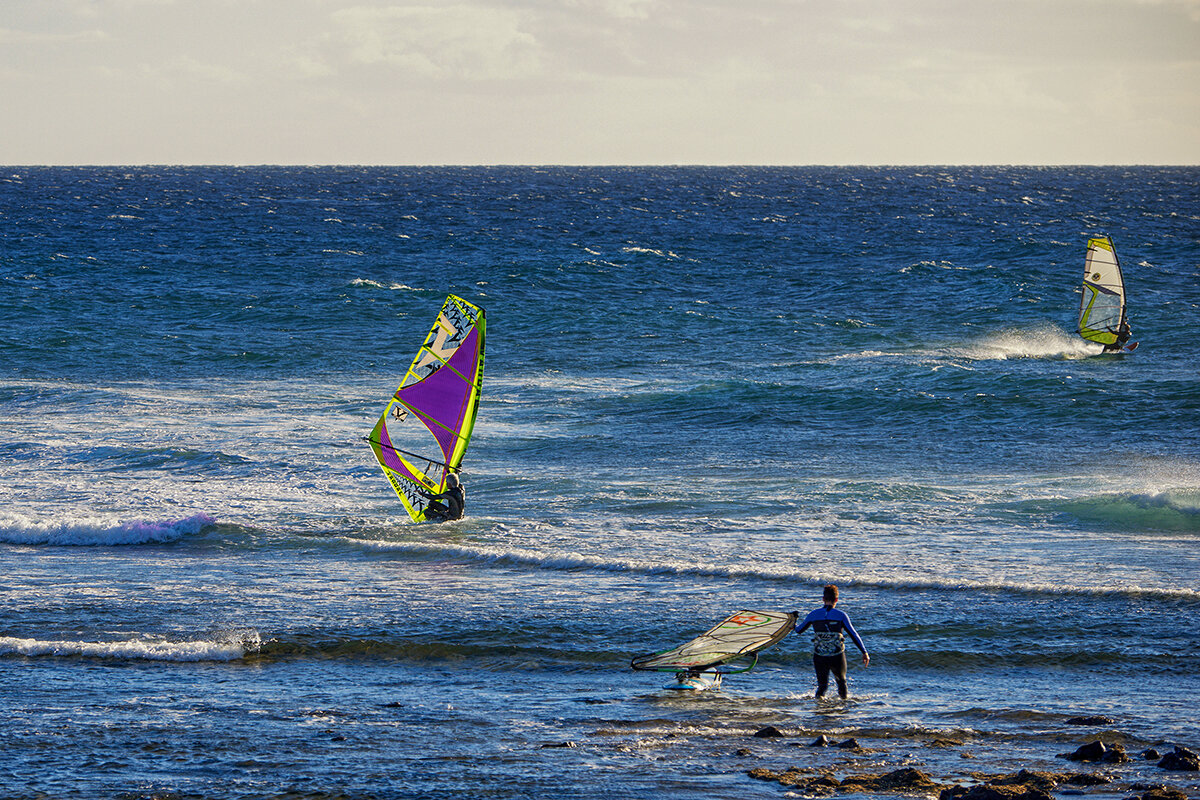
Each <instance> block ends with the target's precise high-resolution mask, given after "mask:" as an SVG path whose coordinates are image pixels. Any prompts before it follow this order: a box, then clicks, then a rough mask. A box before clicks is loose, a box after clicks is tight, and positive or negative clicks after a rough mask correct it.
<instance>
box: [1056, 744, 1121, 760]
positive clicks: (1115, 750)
mask: <svg viewBox="0 0 1200 800" xmlns="http://www.w3.org/2000/svg"><path fill="white" fill-rule="evenodd" d="M1060 755H1061V757H1062V758H1065V759H1068V760H1070V761H1085V762H1095V763H1099V764H1124V763H1125V762H1126V761H1128V760H1129V754H1128V753H1126V752H1125V747H1124V746H1123V745H1121V744H1120V743H1119V742H1114V743H1113V744H1110V745H1105V744H1104V742H1102V741H1100V740H1098V739H1097V740H1096V741H1094V742H1088V743H1087V744H1085V745H1083V746H1082V747H1080V748H1079V749H1078V750H1076V751H1075V752H1074V753H1061V754H1060Z"/></svg>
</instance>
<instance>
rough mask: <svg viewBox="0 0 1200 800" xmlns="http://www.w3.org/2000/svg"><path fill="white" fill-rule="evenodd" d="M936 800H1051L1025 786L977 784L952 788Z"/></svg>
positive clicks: (1039, 791)
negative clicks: (969, 786) (966, 787)
mask: <svg viewBox="0 0 1200 800" xmlns="http://www.w3.org/2000/svg"><path fill="white" fill-rule="evenodd" d="M938 798H939V800H1053V798H1052V797H1051V796H1050V795H1048V794H1046V793H1045V792H1043V791H1042V790H1041V789H1036V788H1034V787H1032V786H1028V785H1025V784H1020V785H1016V786H997V785H994V784H979V785H977V786H972V787H971V788H969V789H963V787H961V786H952V787H951V788H949V789H946V790H944V791H943V792H942V793H941V794H940V795H938Z"/></svg>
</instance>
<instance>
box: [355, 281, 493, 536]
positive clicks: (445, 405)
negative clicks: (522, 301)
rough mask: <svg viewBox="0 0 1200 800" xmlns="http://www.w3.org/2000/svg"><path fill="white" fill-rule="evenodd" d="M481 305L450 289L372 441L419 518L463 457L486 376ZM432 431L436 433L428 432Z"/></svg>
mask: <svg viewBox="0 0 1200 800" xmlns="http://www.w3.org/2000/svg"><path fill="white" fill-rule="evenodd" d="M485 328H486V323H485V318H484V313H483V309H482V308H480V307H479V306H476V305H473V304H471V303H468V302H467V301H466V300H463V299H462V298H461V297H456V296H455V295H449V296H447V297H446V302H445V303H444V304H442V310H441V312H439V313H438V316H437V320H436V321H435V322H434V323H433V327H432V328H430V329H429V335H428V336H426V337H425V343H424V344H422V345H421V348H420V349H419V350H418V351H417V355H416V357H415V358H414V359H413V362H412V366H410V367H409V368H408V372H406V373H405V375H404V380H403V381H401V382H400V388H398V389H397V390H396V391H395V393H394V394H393V395H392V398H391V400H389V401H388V404H387V407H386V408H384V409H383V414H382V415H380V417H379V421H378V422H376V423H375V428H374V429H373V430H372V431H371V435H370V436H369V437H366V438H367V441H368V442H369V443H370V445H371V449H372V450H373V451H374V452H375V459H376V460H377V461H378V462H379V466H380V467H381V468H382V469H383V474H384V475H386V476H387V479H388V482H389V483H391V484H392V488H393V489H395V490H396V495H397V496H398V497H399V498H400V502H401V503H403V504H404V508H405V509H407V511H408V514H409V516H410V517H412V518H413V520H414V521H415V522H420V521H422V520H423V519H425V509H426V506H427V505H428V502H429V501H428V500H427V499H426V497H425V494H438V493H439V492H442V491H444V490H445V488H446V476H447V475H450V474H451V473H457V472H458V471H459V466H460V465H461V464H462V460H463V455H464V454H465V453H466V452H467V445H468V444H470V442H471V431H472V430H473V429H474V427H475V415H476V413H478V411H479V394H480V388H481V387H482V383H483V341H484V331H485ZM431 436H432V439H431V438H430V437H431Z"/></svg>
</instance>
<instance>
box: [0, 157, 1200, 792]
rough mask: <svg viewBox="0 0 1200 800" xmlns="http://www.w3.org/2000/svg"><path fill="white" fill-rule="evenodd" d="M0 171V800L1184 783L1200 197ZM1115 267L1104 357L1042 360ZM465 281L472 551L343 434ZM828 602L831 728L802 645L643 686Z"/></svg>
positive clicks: (728, 179)
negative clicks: (818, 742) (842, 633)
mask: <svg viewBox="0 0 1200 800" xmlns="http://www.w3.org/2000/svg"><path fill="white" fill-rule="evenodd" d="M2 173H3V175H4V181H3V182H2V183H0V219H2V220H3V221H4V225H2V226H0V242H2V248H0V282H2V285H3V290H2V291H0V365H2V366H0V369H2V373H0V375H2V378H0V424H2V425H3V427H4V429H5V430H6V431H7V433H8V435H7V436H6V437H5V440H4V442H3V443H0V452H2V454H3V455H4V456H5V457H4V458H3V459H0V487H3V488H2V489H0V492H2V493H3V495H2V496H3V501H4V502H3V504H2V507H0V574H2V575H3V576H4V577H3V578H2V579H0V608H2V609H3V610H2V611H0V673H2V674H0V684H2V685H4V686H5V687H6V690H5V692H3V693H2V694H0V697H2V699H0V733H2V734H3V737H4V740H5V742H6V743H7V747H6V748H5V749H4V751H3V754H2V755H0V767H3V768H2V769H0V790H2V791H0V793H3V794H5V795H6V796H14V797H23V796H30V797H32V796H39V795H49V796H55V797H60V796H61V797H93V796H97V795H100V796H107V795H112V796H116V795H121V796H133V797H138V796H151V795H155V794H158V795H163V794H167V795H170V794H174V795H178V796H199V797H212V798H226V797H231V798H232V797H251V796H263V795H266V796H284V797H287V796H295V797H397V796H414V797H419V796H434V795H439V796H444V795H445V793H447V792H450V793H452V794H467V793H470V794H472V795H478V796H488V797H498V798H499V797H527V796H560V797H595V796H598V795H605V796H609V797H613V798H618V797H630V798H633V797H646V796H656V797H694V796H696V795H697V794H700V795H703V796H706V797H738V798H743V797H746V796H763V797H774V796H778V795H779V794H780V793H781V791H782V787H780V786H779V785H778V784H774V783H765V782H761V781H756V780H753V779H751V778H749V777H747V775H746V774H745V773H746V771H747V770H748V769H750V768H752V767H755V766H767V767H769V768H771V769H777V770H778V769H783V768H784V767H785V766H788V765H790V764H793V763H797V764H803V765H810V766H825V765H828V766H830V767H832V768H835V769H836V770H837V771H838V773H839V774H841V775H844V774H846V773H848V772H858V771H872V772H878V771H884V770H885V769H891V768H895V767H897V766H902V765H904V766H906V765H914V766H918V767H920V768H921V769H923V770H926V771H928V772H930V773H931V774H933V775H934V776H935V777H936V778H937V779H938V780H943V781H947V782H948V781H951V780H954V779H964V778H966V777H967V776H968V773H969V772H971V771H979V772H989V771H991V772H1004V771H1015V770H1016V769H1019V768H1021V767H1029V768H1042V769H1054V770H1065V769H1067V768H1068V767H1071V768H1074V765H1071V764H1070V762H1066V761H1064V760H1062V759H1061V758H1058V757H1057V754H1059V753H1063V752H1068V751H1070V750H1073V749H1075V747H1077V746H1078V745H1079V744H1082V743H1083V742H1085V741H1088V740H1090V739H1092V738H1095V737H1096V736H1097V735H1100V734H1103V735H1105V736H1106V738H1108V739H1109V740H1110V741H1123V742H1124V744H1125V746H1126V748H1127V749H1128V750H1130V752H1137V751H1140V750H1142V749H1145V748H1146V747H1150V746H1155V747H1158V748H1159V749H1164V748H1165V749H1169V747H1170V746H1173V745H1175V744H1180V745H1187V746H1192V747H1196V746H1197V745H1200V726H1198V725H1197V723H1196V722H1195V718H1194V713H1193V710H1194V707H1195V706H1196V704H1197V702H1198V701H1200V680H1198V679H1197V678H1196V677H1195V676H1196V673H1197V668H1198V667H1200V659H1198V658H1197V656H1196V655H1195V652H1196V649H1197V645H1198V644H1200V634H1198V633H1197V632H1198V631H1200V624H1198V623H1200V580H1198V578H1197V576H1200V557H1198V556H1197V552H1196V548H1195V542H1196V538H1197V536H1198V535H1200V386H1198V385H1197V380H1196V363H1197V362H1196V357H1195V348H1194V347H1193V346H1192V344H1191V340H1190V337H1189V336H1188V328H1187V325H1186V324H1183V321H1185V320H1187V319H1193V318H1195V317H1196V315H1197V313H1198V309H1200V266H1198V264H1200V241H1197V237H1196V230H1197V219H1200V199H1198V197H1197V189H1196V187H1197V178H1198V177H1200V173H1198V172H1197V170H1195V169H1185V168H1170V169H1166V168H1164V169H1157V168H1131V169H1118V168H1104V169H1099V168H1053V169H1019V168H945V169H927V170H914V169H866V168H843V169H740V168H720V169H715V168H714V169H709V168H678V169H649V168H645V169H643V168H638V169H634V168H628V169H623V168H612V169H599V168H596V169H583V168H581V169H516V168H512V169H509V168H493V169H379V168H371V169H366V168H364V169H357V168H337V169H282V168H280V169H276V168H259V169H233V168H228V169H212V168H188V169H166V168H163V169H153V168H137V169H134V168H130V169H125V170H121V169H57V168H36V169H35V168H9V169H6V170H3V171H2ZM1101 232H1106V233H1109V234H1111V235H1112V236H1113V238H1114V241H1115V242H1116V246H1117V251H1118V254H1119V255H1120V257H1121V259H1122V265H1123V267H1124V270H1125V273H1126V279H1127V281H1128V283H1129V287H1130V288H1129V293H1130V304H1131V305H1130V316H1131V324H1132V327H1133V330H1134V333H1135V338H1138V339H1140V340H1141V347H1140V348H1139V350H1138V352H1137V353H1136V354H1134V355H1132V356H1126V357H1098V356H1096V353H1095V351H1096V350H1097V349H1098V347H1096V346H1092V345H1089V344H1087V343H1085V342H1083V341H1082V340H1080V339H1078V338H1077V337H1075V336H1074V335H1073V334H1072V333H1071V331H1072V329H1073V324H1074V322H1073V320H1074V314H1075V310H1076V308H1077V305H1078V295H1077V293H1076V285H1077V283H1078V278H1079V277H1080V272H1081V266H1082V260H1083V249H1084V246H1085V243H1086V238H1087V236H1089V235H1092V234H1096V233H1101ZM447 291H454V292H457V293H459V294H462V295H463V296H464V297H467V298H468V299H471V300H472V301H474V302H477V303H479V304H480V305H482V306H484V307H485V308H486V309H487V313H488V322H489V326H488V329H489V339H488V357H487V363H486V367H485V388H484V395H483V398H484V399H483V404H482V407H481V410H480V414H479V426H478V428H477V430H476V435H475V438H474V440H473V443H472V446H471V449H470V451H469V453H468V455H467V460H466V461H465V462H464V465H465V467H466V475H465V477H466V483H467V487H468V517H467V518H466V519H465V520H462V521H460V522H456V523H452V524H446V525H441V526H432V525H422V526H412V525H409V524H407V522H406V519H407V518H406V517H405V515H404V513H403V509H402V508H401V506H400V505H399V503H398V501H397V500H396V499H395V497H394V495H392V493H391V490H390V488H389V487H388V486H387V484H386V482H385V481H384V479H383V477H382V476H381V475H380V474H379V472H378V469H377V467H376V466H375V464H374V462H373V459H372V457H371V454H370V450H369V448H367V447H366V446H365V445H363V444H362V443H361V442H360V441H358V437H360V436H362V435H363V434H365V433H366V432H367V431H369V430H370V427H371V425H372V424H373V423H374V419H375V417H376V416H377V415H378V413H379V412H380V411H381V410H382V407H383V404H384V402H385V400H386V398H387V396H388V394H389V393H390V392H391V391H393V390H394V388H395V385H396V384H397V383H398V381H399V378H400V376H401V375H402V374H403V371H404V369H405V368H406V367H407V366H408V363H409V361H410V360H411V358H412V355H413V352H414V348H415V347H416V345H417V344H418V343H419V342H420V341H421V337H422V336H423V335H424V333H425V331H426V330H427V329H428V326H429V324H430V322H431V321H432V319H433V316H434V315H435V314H436V311H437V308H438V307H439V305H440V303H441V300H442V299H443V298H444V296H445V294H446V292H447ZM829 581H833V582H836V583H838V584H839V585H840V586H841V587H842V592H843V602H842V605H841V607H843V608H844V609H845V610H846V611H847V612H848V613H849V614H850V615H851V617H852V618H853V619H854V621H855V624H856V626H857V627H858V629H859V631H860V632H861V633H862V635H863V637H864V639H865V640H866V642H867V644H868V646H869V647H870V649H871V652H872V665H871V667H870V668H869V669H867V670H863V669H862V668H861V667H856V668H852V670H851V680H852V692H853V699H852V701H851V702H850V703H848V704H839V703H829V704H821V705H818V704H816V703H814V701H813V700H812V698H811V692H812V686H813V678H812V670H811V665H810V657H809V655H808V652H809V651H808V643H807V640H806V639H801V638H791V639H789V640H787V641H785V642H784V643H783V644H781V645H780V646H778V647H776V648H775V649H773V650H771V651H768V653H766V654H765V656H764V658H763V661H762V663H761V665H760V666H759V668H757V669H756V670H755V671H753V672H751V673H748V674H745V675H740V676H734V677H731V678H729V679H728V680H727V681H726V684H725V687H724V689H723V690H722V691H720V692H713V693H709V694H707V695H704V696H699V697H691V696H682V697H681V696H676V695H671V694H669V693H666V692H664V691H661V690H660V689H659V687H660V686H661V685H662V684H663V683H665V682H666V680H665V679H666V678H667V677H668V676H656V675H654V674H647V673H634V672H632V671H631V670H629V669H628V663H629V659H630V658H631V657H632V656H633V655H635V654H637V653H640V652H645V651H647V650H653V649H661V648H664V647H667V646H671V645H674V644H676V643H679V642H680V641H682V640H683V639H685V638H687V637H690V636H692V635H694V634H696V633H699V632H700V631H702V630H704V629H705V628H707V627H708V626H710V625H711V624H712V623H713V622H715V621H716V620H717V619H720V618H721V617H722V616H724V615H726V614H728V613H730V612H732V611H735V610H737V609H739V608H776V609H783V610H792V609H800V610H807V609H808V608H810V607H813V606H815V605H817V604H819V597H820V586H821V585H822V584H823V583H825V582H829ZM1081 714H1104V715H1107V716H1109V717H1111V718H1113V719H1114V722H1113V724H1112V725H1111V726H1107V727H1101V728H1087V727H1080V726H1077V725H1072V724H1068V723H1067V720H1068V719H1069V718H1071V717H1074V716H1078V715H1081ZM768 724H771V725H776V726H778V727H780V728H782V729H783V730H784V731H785V732H786V733H787V734H788V736H786V737H785V738H784V739H783V740H778V741H777V740H763V739H755V738H753V737H752V734H753V733H754V731H756V730H758V729H759V728H760V727H762V726H764V725H768ZM820 733H825V734H827V735H829V736H830V737H831V738H834V739H843V738H846V737H849V736H854V737H856V738H858V739H859V740H860V742H862V743H863V745H864V746H865V747H866V748H867V752H861V753H848V752H846V751H844V750H838V749H837V748H831V749H829V750H815V749H808V748H804V749H797V748H795V747H793V746H791V743H793V742H802V743H805V744H806V743H807V742H808V741H810V740H811V739H813V738H815V737H816V736H817V735H818V734H820ZM565 742H571V743H574V745H575V746H574V747H551V746H547V745H561V744H563V743H565ZM743 748H745V749H748V750H749V751H750V752H749V754H743V755H738V751H739V750H740V749H743ZM1092 769H1096V768H1092ZM1107 771H1108V772H1111V773H1112V774H1114V775H1115V776H1116V777H1117V778H1118V783H1117V784H1115V785H1114V786H1113V787H1110V788H1107V789H1106V788H1104V787H1101V788H1100V789H1096V790H1089V794H1099V795H1101V796H1108V795H1111V796H1124V795H1125V794H1128V791H1127V790H1126V789H1125V788H1122V787H1126V786H1128V784H1130V783H1133V782H1135V781H1138V780H1147V781H1154V782H1164V781H1165V782H1167V783H1171V784H1172V785H1176V786H1183V787H1184V788H1185V789H1187V790H1188V791H1190V792H1193V793H1194V792H1196V791H1197V785H1196V782H1195V778H1194V777H1189V776H1187V775H1180V774H1170V773H1165V772H1163V771H1161V770H1158V769H1156V768H1155V767H1154V766H1153V765H1152V764H1147V763H1144V762H1135V763H1134V764H1131V765H1127V766H1124V767H1120V768H1112V769H1107ZM1189 787H1190V788H1189ZM1106 792H1107V795H1106ZM851 796H852V795H851Z"/></svg>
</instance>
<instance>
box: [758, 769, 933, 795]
mask: <svg viewBox="0 0 1200 800" xmlns="http://www.w3.org/2000/svg"><path fill="white" fill-rule="evenodd" d="M747 774H748V775H749V776H750V777H751V778H757V779H758V780H762V781H778V782H779V783H781V784H783V785H784V786H794V787H796V788H798V789H801V790H802V791H804V792H807V793H809V794H826V793H829V792H832V791H835V790H839V789H847V790H854V791H859V792H891V791H901V792H920V793H922V794H929V793H931V790H938V789H941V788H943V784H940V783H936V782H935V781H933V779H931V778H930V777H929V776H928V775H926V774H925V773H924V772H921V770H919V769H912V768H911V767H905V768H903V769H896V770H892V771H891V772H887V773H884V774H882V775H850V776H848V777H846V778H844V779H842V780H840V781H839V780H838V779H837V778H835V777H833V776H832V775H829V774H827V773H821V774H816V775H814V774H813V771H812V770H808V769H801V768H800V767H791V768H790V769H788V770H786V771H784V772H774V771H772V770H769V769H764V768H761V767H760V768H758V769H752V770H750V771H749V772H748V773H747Z"/></svg>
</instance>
